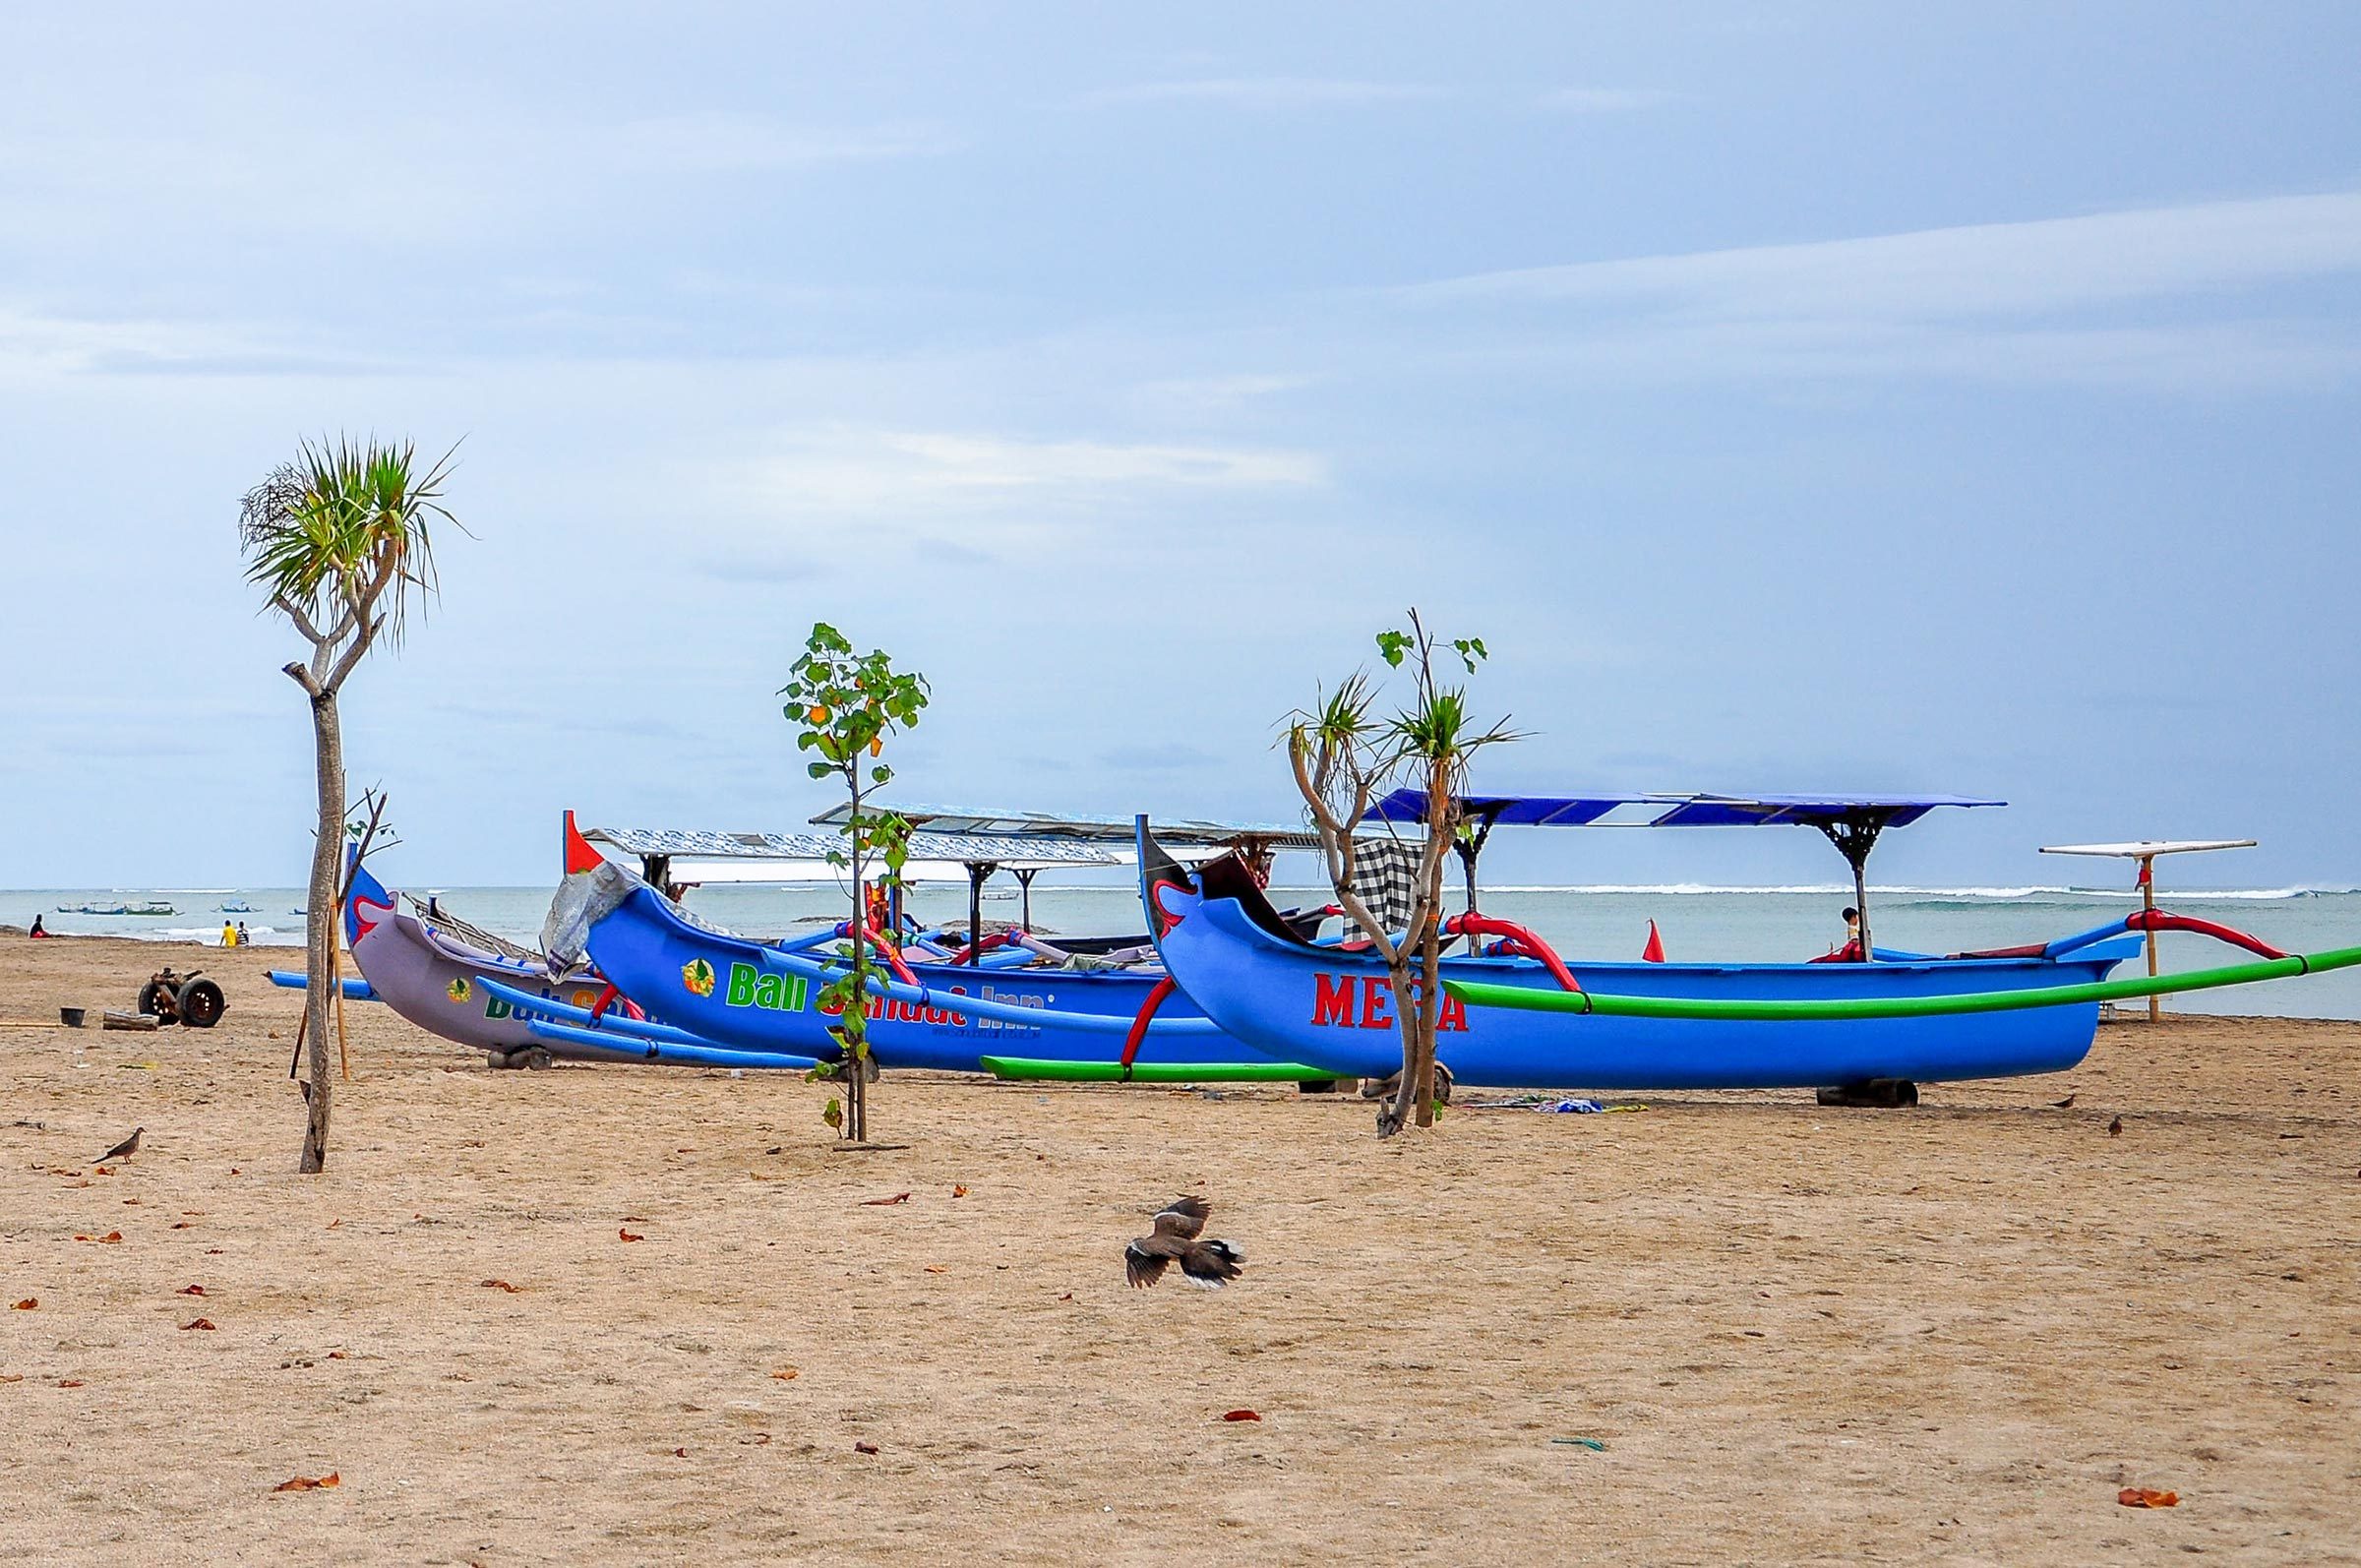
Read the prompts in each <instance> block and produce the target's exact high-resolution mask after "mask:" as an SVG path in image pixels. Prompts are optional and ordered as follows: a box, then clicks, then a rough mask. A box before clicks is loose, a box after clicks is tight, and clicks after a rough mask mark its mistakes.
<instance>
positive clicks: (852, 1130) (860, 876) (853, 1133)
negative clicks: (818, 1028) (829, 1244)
mask: <svg viewBox="0 0 2361 1568" xmlns="http://www.w3.org/2000/svg"><path fill="white" fill-rule="evenodd" d="M847 776H848V777H849V778H850V779H851V781H852V786H853V819H852V822H851V824H850V827H849V830H848V836H849V837H850V838H851V840H852V847H853V924H852V933H853V995H852V996H851V998H850V999H849V1000H848V1001H847V1002H846V1004H845V1013H846V1015H847V1016H848V1017H858V1018H859V1019H860V1020H861V1043H862V1045H863V1046H864V1047H865V1048H866V1046H867V1044H868V1041H869V981H868V977H867V976H865V975H864V974H863V973H862V971H861V965H862V960H863V956H864V953H865V947H864V936H865V934H866V932H867V930H868V923H869V888H868V886H867V878H866V875H865V873H866V872H867V870H868V857H866V856H864V855H863V854H862V853H861V831H862V828H861V769H860V764H859V763H858V762H857V761H856V762H855V763H854V764H853V765H852V766H851V767H850V768H848V769H847ZM845 1066H846V1068H847V1069H848V1070H847V1072H846V1075H845V1080H844V1135H845V1136H846V1137H847V1138H850V1139H851V1140H852V1141H853V1142H855V1143H867V1142H868V1141H869V1053H868V1051H867V1050H866V1049H864V1050H862V1051H860V1052H858V1053H851V1052H848V1053H847V1054H846V1055H845Z"/></svg>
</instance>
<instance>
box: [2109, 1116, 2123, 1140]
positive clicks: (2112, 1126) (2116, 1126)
mask: <svg viewBox="0 0 2361 1568" xmlns="http://www.w3.org/2000/svg"><path fill="white" fill-rule="evenodd" d="M2107 1136H2108V1137H2110V1138H2120V1137H2122V1136H2123V1117H2121V1116H2117V1117H2116V1118H2115V1119H2114V1120H2112V1121H2110V1122H2108V1123H2107Z"/></svg>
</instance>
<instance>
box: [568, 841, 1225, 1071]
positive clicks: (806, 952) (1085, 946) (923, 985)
mask: <svg viewBox="0 0 2361 1568" xmlns="http://www.w3.org/2000/svg"><path fill="white" fill-rule="evenodd" d="M567 834H568V863H567V864H568V868H569V873H570V874H569V877H568V884H569V885H568V887H567V889H566V890H564V891H562V893H561V895H560V907H559V908H557V909H553V911H552V918H551V924H550V927H549V928H548V929H547V931H545V933H544V945H545V946H547V947H548V948H549V949H550V950H551V951H552V952H553V953H560V954H571V953H573V952H575V951H576V950H577V948H578V951H579V952H580V953H581V954H583V955H585V956H587V957H588V959H589V960H590V961H591V962H593V963H594V964H595V965H596V966H597V968H598V970H599V971H600V973H601V974H603V975H604V976H605V977H606V978H607V979H608V980H609V981H611V982H613V984H614V985H615V986H616V987H617V989H618V990H619V991H620V992H621V994H622V995H624V996H627V997H629V998H630V999H631V1000H632V1001H634V1002H636V1004H637V1005H638V1006H639V1007H640V1008H641V1009H642V1010H643V1011H645V1012H646V1013H647V1014H648V1016H649V1017H650V1018H652V1019H656V1020H659V1021H661V1022H662V1023H665V1024H668V1025H671V1026H673V1027H674V1028H677V1029H680V1030H684V1031H687V1032H688V1033H690V1034H693V1035H695V1036H697V1037H698V1038H700V1039H703V1040H706V1041H709V1042H712V1043H714V1044H716V1045H720V1046H724V1047H733V1048H738V1049H742V1050H749V1051H760V1052H774V1053H789V1054H793V1055H808V1056H815V1057H817V1058H819V1059H821V1060H834V1059H838V1058H840V1056H841V1048H840V1046H839V1043H838V1042H837V1040H836V1038H835V1036H834V1034H833V1033H832V1030H833V1028H834V1025H835V1022H836V1018H837V1016H838V1014H837V1012H836V1011H835V1010H834V1009H833V1008H832V1007H830V1006H829V1005H827V1004H824V1003H823V1002H822V1001H821V999H820V993H821V992H822V990H823V989H824V988H825V986H826V984H827V983H828V982H829V981H831V980H833V979H834V978H836V976H837V975H839V974H840V973H841V972H842V967H843V966H842V962H841V960H840V958H839V956H838V950H839V949H840V948H841V947H842V946H843V945H844V943H845V941H846V938H847V935H848V934H847V931H846V928H845V927H843V926H841V925H839V926H836V927H831V928H826V929H823V930H820V931H817V932H815V933H813V934H811V935H806V936H802V937H799V938H795V939H793V940H789V941H782V942H764V941H758V940H756V939H754V938H752V937H748V936H742V935H736V934H734V933H730V932H726V931H722V930H720V929H718V928H716V927H714V926H712V925H709V924H707V923H706V922H704V921H701V920H698V919H696V917H694V916H692V915H691V914H690V913H689V912H688V911H687V910H686V909H685V908H684V907H683V906H682V905H681V904H680V903H678V902H677V901H675V900H674V899H672V898H668V897H666V896H664V895H663V894H662V893H659V892H658V891H657V889H656V887H655V886H653V885H651V883H663V884H667V885H673V886H678V885H681V884H683V883H694V882H697V881H700V880H706V879H710V880H724V881H749V880H757V879H763V878H762V875H761V867H762V864H763V863H769V864H771V865H772V866H774V867H775V866H778V865H780V864H782V863H785V864H793V865H801V866H815V865H817V866H819V867H822V868H824V867H825V866H826V861H825V855H826V851H827V849H828V848H830V847H831V845H832V844H833V843H834V842H835V840H833V838H832V837H822V836H820V835H802V834H724V833H685V832H677V831H669V830H668V831H663V832H650V831H638V830H633V829H611V828H597V829H590V830H587V831H586V832H585V831H580V830H577V829H576V828H575V826H574V823H573V820H572V816H571V814H569V818H568V823H567ZM807 840H808V841H807ZM600 846H604V847H605V848H606V849H610V850H614V851H617V852H618V853H619V855H623V856H636V858H638V859H639V861H640V863H641V866H640V872H639V873H638V874H635V873H634V872H632V871H631V870H630V869H629V868H628V867H626V866H625V865H623V864H621V863H620V861H619V859H617V858H610V857H609V856H607V855H605V854H602V853H601V848H600ZM911 855H912V864H913V865H914V866H915V865H922V864H930V863H931V864H933V865H936V866H938V867H951V866H956V867H960V868H962V869H964V870H965V872H966V874H967V875H968V877H969V883H970V922H971V924H970V929H969V932H968V934H967V939H966V940H965V941H964V942H959V943H957V945H956V946H955V947H945V946H943V945H940V944H938V943H937V942H934V941H930V940H928V939H927V938H926V937H925V936H923V935H910V934H908V933H907V932H906V931H897V932H895V933H892V934H890V935H887V937H886V941H887V944H888V947H889V949H890V951H891V954H892V959H893V978H891V979H888V980H884V981H882V982H879V983H878V985H877V992H878V995H876V996H875V997H874V998H873V999H872V1001H871V1004H870V1023H869V1043H870V1050H871V1053H872V1055H874V1057H875V1059H876V1061H877V1063H878V1066H880V1067H885V1068H912V1067H915V1068H934V1069H938V1070H945V1071H954V1072H982V1071H987V1070H991V1069H990V1068H989V1067H988V1065H987V1063H986V1061H985V1058H986V1057H994V1058H1017V1059H1018V1060H1020V1061H1050V1062H1108V1063H1113V1062H1115V1061H1117V1060H1118V1059H1119V1058H1120V1057H1122V1056H1123V1055H1126V1054H1133V1055H1137V1057H1138V1059H1140V1060H1141V1061H1144V1062H1152V1063H1160V1064H1167V1065H1207V1066H1213V1065H1225V1064H1239V1063H1241V1062H1245V1063H1258V1064H1262V1065H1268V1064H1269V1060H1268V1058H1265V1057H1262V1056H1260V1055H1257V1054H1256V1053H1255V1052H1252V1051H1249V1050H1246V1049H1245V1048H1243V1047H1241V1045H1240V1044H1239V1042H1238V1041H1237V1040H1235V1039H1232V1038H1230V1037H1229V1036H1227V1035H1225V1034H1223V1033H1222V1032H1221V1031H1220V1030H1219V1029H1218V1028H1216V1027H1215V1026H1214V1025H1213V1024H1212V1023H1211V1022H1209V1021H1208V1020H1207V1019H1206V1017H1205V1015H1204V1014H1203V1013H1202V1012H1201V1011H1199V1010H1198V1009H1197V1008H1196V1006H1195V1005H1194V1004H1192V1003H1191V1002H1189V1001H1188V999H1187V998H1186V997H1185V996H1183V995H1179V994H1178V993H1177V991H1176V988H1175V987H1174V986H1173V984H1172V982H1171V980H1170V978H1169V977H1168V976H1167V975H1166V973H1165V971H1164V967H1163V965H1162V963H1161V962H1160V961H1158V960H1157V958H1156V955H1155V950H1154V947H1153V945H1152V944H1151V943H1150V942H1149V941H1148V940H1147V938H1146V937H1145V936H1144V935H1143V936H1134V937H1127V938H1099V939H1095V940H1091V941H1087V942H1081V943H1073V944H1070V945H1067V946H1059V945H1054V944H1051V943H1049V942H1046V941H1043V940H1041V939H1039V938H1037V937H1034V936H1032V935H1030V934H1029V933H1023V932H1021V931H1020V932H1018V933H1013V934H998V935H1001V936H1002V937H1003V940H1001V941H1000V942H999V945H997V946H996V945H995V941H994V935H987V934H986V933H984V932H983V931H982V930H981V920H980V916H979V915H978V914H977V906H978V904H979V903H980V901H981V891H982V886H983V879H984V877H985V876H986V875H988V874H991V872H993V871H998V870H1008V871H1014V872H1020V873H1021V872H1029V871H1038V870H1041V869H1044V868H1047V867H1051V866H1115V865H1120V864H1121V863H1122V860H1123V858H1125V857H1121V856H1118V855H1115V854H1111V853H1109V852H1107V851H1106V850H1104V849H1098V848H1095V847H1092V846H1090V845H1088V844H1086V843H1083V842H1076V841H1071V840H1068V841H1059V840H1055V839H1051V838H1048V837H1046V836H1039V835H1034V836H1019V835H975V834H959V833H942V832H921V833H918V834H916V835H914V837H913V840H912V846H911ZM1028 883H1029V878H1028ZM869 939H871V940H875V939H876V938H875V935H872V936H871V937H870V938H869ZM949 939H950V938H945V940H949Z"/></svg>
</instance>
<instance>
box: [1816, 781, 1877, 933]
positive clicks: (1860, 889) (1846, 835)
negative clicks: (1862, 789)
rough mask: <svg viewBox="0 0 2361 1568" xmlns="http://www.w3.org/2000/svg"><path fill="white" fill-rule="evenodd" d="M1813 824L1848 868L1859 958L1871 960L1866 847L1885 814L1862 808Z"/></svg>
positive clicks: (1871, 843) (1873, 839) (1871, 844)
mask: <svg viewBox="0 0 2361 1568" xmlns="http://www.w3.org/2000/svg"><path fill="white" fill-rule="evenodd" d="M1814 825H1816V826H1817V827H1818V828H1819V829H1820V831H1821V832H1823V833H1826V834H1827V835H1828V841H1829V842H1830V843H1831V844H1834V845H1836V846H1837V853H1838V854H1840V855H1842V856H1844V857H1845V860H1846V864H1847V865H1849V866H1850V867H1851V868H1852V908H1853V913H1855V914H1856V915H1858V916H1859V917H1860V922H1861V931H1860V936H1859V937H1858V938H1857V939H1858V940H1859V942H1860V944H1861V962H1862V963H1865V964H1866V963H1874V962H1875V961H1876V954H1877V949H1876V947H1875V946H1874V945H1872V944H1871V942H1870V940H1869V851H1870V850H1872V849H1874V848H1876V847H1877V835H1878V832H1879V830H1880V829H1882V828H1883V827H1884V826H1885V825H1886V823H1885V818H1884V817H1883V816H1882V815H1880V814H1875V813H1868V812H1862V813H1855V814H1849V815H1846V816H1841V817H1838V818H1836V819H1835V820H1833V821H1824V822H1819V823H1816V824H1814Z"/></svg>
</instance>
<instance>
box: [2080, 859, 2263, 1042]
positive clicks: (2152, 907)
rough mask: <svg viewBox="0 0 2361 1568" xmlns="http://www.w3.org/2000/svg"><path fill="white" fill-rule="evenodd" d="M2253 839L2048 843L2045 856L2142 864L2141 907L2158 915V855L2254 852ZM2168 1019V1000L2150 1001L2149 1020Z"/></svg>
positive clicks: (2151, 949) (2152, 958)
mask: <svg viewBox="0 0 2361 1568" xmlns="http://www.w3.org/2000/svg"><path fill="white" fill-rule="evenodd" d="M2254 847H2255V841H2254V840H2253V839H2251V838H2190V839H2161V838H2144V839H2141V840H2140V841H2138V842H2137V843H2132V844H2044V845H2042V846H2041V853H2042V854H2044V855H2106V856H2111V857H2113V858H2115V859H2117V860H2136V861H2138V862H2139V863H2140V879H2139V883H2138V885H2139V888H2140V907H2141V908H2142V909H2143V910H2145V911H2146V912H2147V913H2149V914H2150V915H2152V914H2154V913H2155V912H2156V857H2157V856H2158V855H2187V854H2191V853H2194V852H2196V851H2199V850H2209V849H2253V848H2254ZM2148 978H2149V979H2150V980H2153V979H2155V978H2156V934H2155V931H2154V929H2153V928H2150V929H2149V934H2148ZM2163 1016H2164V998H2163V997H2161V996H2150V997H2149V998H2148V1021H2149V1023H2151V1024H2152V1023H2156V1022H2158V1021H2160V1020H2161V1019H2162V1018H2163Z"/></svg>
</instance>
